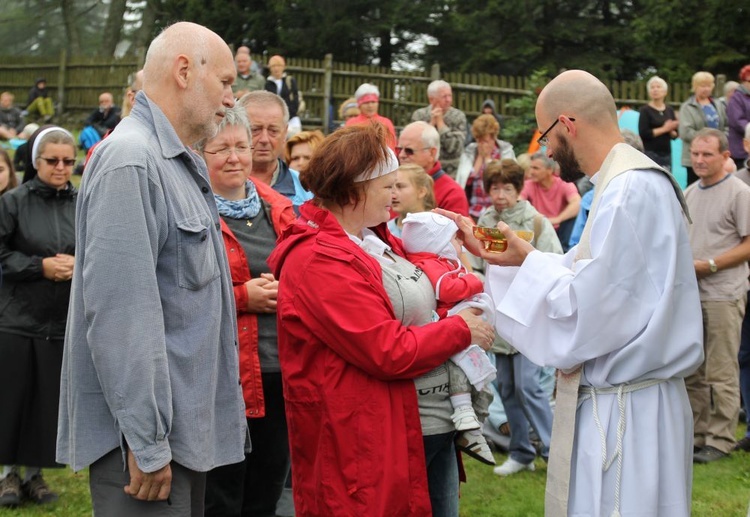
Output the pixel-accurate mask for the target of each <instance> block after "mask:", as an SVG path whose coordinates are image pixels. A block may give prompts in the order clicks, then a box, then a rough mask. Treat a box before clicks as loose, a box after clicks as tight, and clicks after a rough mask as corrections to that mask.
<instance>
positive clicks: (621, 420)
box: [578, 379, 668, 517]
mask: <svg viewBox="0 0 750 517" xmlns="http://www.w3.org/2000/svg"><path fill="white" fill-rule="evenodd" d="M667 380H668V379H649V380H645V381H641V382H636V383H633V384H619V385H617V386H612V387H611V388H595V387H593V386H581V387H580V388H579V392H578V393H579V397H578V403H579V404H581V403H582V402H584V401H585V400H587V399H589V398H590V399H591V405H592V408H591V409H592V411H593V413H594V423H595V424H596V429H597V430H598V431H599V439H600V441H601V446H602V472H607V471H608V470H609V468H610V467H611V466H612V464H613V463H614V461H615V459H616V460H617V472H616V473H615V502H614V509H613V510H612V513H611V514H610V517H620V487H621V484H622V456H623V455H622V441H623V437H624V436H625V395H626V394H628V393H630V392H632V391H637V390H642V389H644V388H649V387H651V386H655V385H657V384H659V383H661V382H666V381H667ZM612 394H617V412H618V416H617V441H616V444H615V451H614V453H613V454H612V457H611V458H609V459H608V458H607V436H606V435H605V434H604V426H602V422H601V420H600V419H599V406H598V404H597V395H612Z"/></svg>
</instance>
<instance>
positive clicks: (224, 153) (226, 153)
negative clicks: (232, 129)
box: [203, 145, 255, 158]
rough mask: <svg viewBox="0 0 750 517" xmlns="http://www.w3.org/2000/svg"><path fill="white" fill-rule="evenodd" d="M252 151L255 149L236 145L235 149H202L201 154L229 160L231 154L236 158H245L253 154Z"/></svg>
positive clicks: (249, 146)
mask: <svg viewBox="0 0 750 517" xmlns="http://www.w3.org/2000/svg"><path fill="white" fill-rule="evenodd" d="M253 149H255V147H253V146H251V145H238V146H237V147H224V148H222V149H219V150H217V151H207V150H205V149H204V150H203V152H204V153H206V154H214V155H217V156H221V157H223V158H229V157H230V156H231V155H232V153H235V154H236V155H237V156H245V155H247V154H250V153H251V152H253Z"/></svg>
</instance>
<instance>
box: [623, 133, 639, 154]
mask: <svg viewBox="0 0 750 517" xmlns="http://www.w3.org/2000/svg"><path fill="white" fill-rule="evenodd" d="M620 134H622V138H623V139H625V143H626V144H628V145H629V146H631V147H635V148H636V149H638V150H639V151H640V152H643V140H641V137H640V136H638V135H637V134H636V133H634V132H633V131H631V130H629V129H621V130H620Z"/></svg>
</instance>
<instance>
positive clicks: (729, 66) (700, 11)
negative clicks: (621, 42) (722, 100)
mask: <svg viewBox="0 0 750 517" xmlns="http://www.w3.org/2000/svg"><path fill="white" fill-rule="evenodd" d="M638 4H639V6H638V16H637V18H636V19H635V21H634V23H633V31H634V33H635V35H636V41H637V44H638V46H639V48H640V49H641V51H642V52H643V53H644V54H645V60H646V63H645V66H644V70H645V69H650V70H651V71H657V72H658V73H659V74H660V75H662V76H663V77H664V78H665V79H667V80H668V81H689V80H690V77H691V76H692V74H693V73H694V72H696V71H698V70H707V71H710V72H713V73H723V74H726V75H727V76H728V77H729V78H730V79H734V78H736V75H737V72H738V70H739V69H740V68H741V67H742V66H743V65H745V64H747V63H748V61H750V38H748V37H747V33H748V30H747V27H750V7H749V6H748V4H747V2H746V1H745V0H700V1H699V0H640V1H639V2H638Z"/></svg>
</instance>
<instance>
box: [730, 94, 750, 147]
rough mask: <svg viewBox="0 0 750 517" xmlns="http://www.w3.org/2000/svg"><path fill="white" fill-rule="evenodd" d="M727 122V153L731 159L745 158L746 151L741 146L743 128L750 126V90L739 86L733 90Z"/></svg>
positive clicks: (743, 135)
mask: <svg viewBox="0 0 750 517" xmlns="http://www.w3.org/2000/svg"><path fill="white" fill-rule="evenodd" d="M727 121H728V126H729V152H730V153H731V154H732V158H742V159H745V158H747V151H745V148H744V147H743V146H742V139H743V138H744V137H745V127H747V125H748V124H750V90H748V89H747V88H746V87H745V86H743V85H740V86H739V88H737V90H735V92H734V95H732V98H731V99H729V104H728V105H727Z"/></svg>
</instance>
